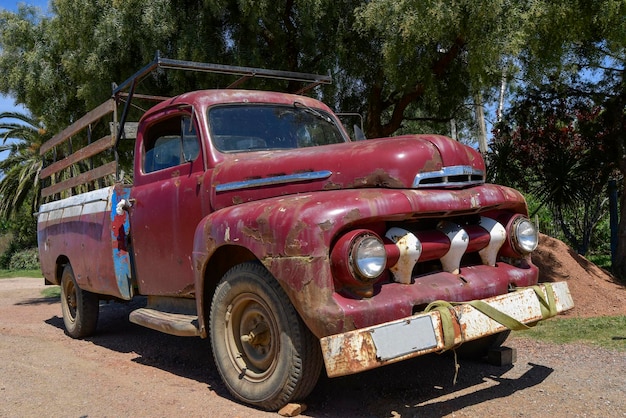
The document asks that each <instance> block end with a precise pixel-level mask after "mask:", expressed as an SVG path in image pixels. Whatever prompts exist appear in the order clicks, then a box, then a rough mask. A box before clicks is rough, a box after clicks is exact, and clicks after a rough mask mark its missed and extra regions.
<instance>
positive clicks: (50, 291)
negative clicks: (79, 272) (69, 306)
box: [41, 286, 61, 299]
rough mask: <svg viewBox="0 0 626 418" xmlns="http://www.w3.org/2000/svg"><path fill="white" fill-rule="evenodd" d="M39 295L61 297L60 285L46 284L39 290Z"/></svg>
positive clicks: (51, 297)
mask: <svg viewBox="0 0 626 418" xmlns="http://www.w3.org/2000/svg"><path fill="white" fill-rule="evenodd" d="M41 295H42V296H43V297H44V298H50V299H53V298H54V299H57V298H59V299H60V298H61V287H60V286H46V287H45V289H44V290H42V291H41Z"/></svg>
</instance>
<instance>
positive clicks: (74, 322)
mask: <svg viewBox="0 0 626 418" xmlns="http://www.w3.org/2000/svg"><path fill="white" fill-rule="evenodd" d="M99 302H100V301H99V299H98V295H97V294H95V293H91V292H88V291H86V290H82V289H81V288H80V287H78V284H77V283H76V278H75V277H74V271H73V270H72V266H70V265H69V264H68V265H66V266H65V268H64V269H63V275H62V276H61V309H62V310H63V323H64V324H65V333H66V334H67V335H69V336H70V337H72V338H84V337H88V336H90V335H92V334H93V333H94V332H95V331H96V326H97V325H98V315H99V309H100V307H99Z"/></svg>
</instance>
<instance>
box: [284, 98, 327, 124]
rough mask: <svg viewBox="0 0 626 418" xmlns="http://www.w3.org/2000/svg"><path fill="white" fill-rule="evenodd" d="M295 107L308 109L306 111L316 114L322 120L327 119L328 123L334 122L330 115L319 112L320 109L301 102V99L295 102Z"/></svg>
mask: <svg viewBox="0 0 626 418" xmlns="http://www.w3.org/2000/svg"><path fill="white" fill-rule="evenodd" d="M293 107H295V108H297V109H303V110H304V111H306V112H308V113H310V114H312V115H315V116H317V117H318V118H320V119H322V120H325V121H326V122H328V123H331V124H332V123H333V120H332V119H331V118H330V116H326V115H324V114H322V113H321V112H319V111H318V110H315V109H313V108H312V107H309V106H307V105H305V104H304V103H302V102H299V101H297V100H296V101H295V102H293Z"/></svg>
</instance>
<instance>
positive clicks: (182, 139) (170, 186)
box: [129, 109, 209, 296]
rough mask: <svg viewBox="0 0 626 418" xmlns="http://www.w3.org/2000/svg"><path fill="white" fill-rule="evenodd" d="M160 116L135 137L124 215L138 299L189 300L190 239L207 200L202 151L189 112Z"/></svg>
mask: <svg viewBox="0 0 626 418" xmlns="http://www.w3.org/2000/svg"><path fill="white" fill-rule="evenodd" d="M164 113H165V115H163V114H159V117H158V119H157V120H155V121H154V122H152V121H150V120H147V121H144V122H145V124H146V125H145V126H144V127H143V128H140V129H139V132H138V137H137V146H136V150H135V152H136V153H137V152H139V153H140V155H141V164H140V167H135V179H134V184H135V187H134V188H133V190H132V192H131V202H132V207H131V209H130V211H129V212H130V224H131V231H132V234H131V240H132V250H133V256H134V266H135V273H136V282H137V287H138V291H139V293H140V294H144V295H172V296H193V294H194V274H193V267H192V264H191V254H192V248H193V237H194V233H195V228H196V225H198V223H199V221H200V220H201V219H202V218H203V217H204V216H205V215H206V213H205V212H206V211H207V210H208V209H207V208H208V201H209V199H208V196H206V195H205V192H204V191H203V188H202V184H203V182H202V179H203V176H204V174H205V164H204V159H203V149H202V148H203V147H202V141H201V138H200V135H198V132H200V130H199V129H198V126H197V123H196V121H195V118H192V117H191V113H189V112H181V111H180V110H179V109H173V110H171V111H169V112H167V111H166V112H164ZM136 161H139V160H136Z"/></svg>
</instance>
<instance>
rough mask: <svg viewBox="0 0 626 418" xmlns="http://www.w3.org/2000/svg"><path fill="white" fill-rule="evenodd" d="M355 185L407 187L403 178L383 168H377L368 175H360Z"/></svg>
mask: <svg viewBox="0 0 626 418" xmlns="http://www.w3.org/2000/svg"><path fill="white" fill-rule="evenodd" d="M354 186H355V187H364V186H373V187H390V188H403V187H407V185H405V184H404V183H403V182H402V181H401V180H399V179H397V178H395V177H392V176H391V175H390V174H389V173H387V172H386V171H385V170H383V169H382V168H377V169H376V170H375V171H374V172H373V173H371V174H369V175H368V176H367V177H359V178H357V179H355V180H354Z"/></svg>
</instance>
